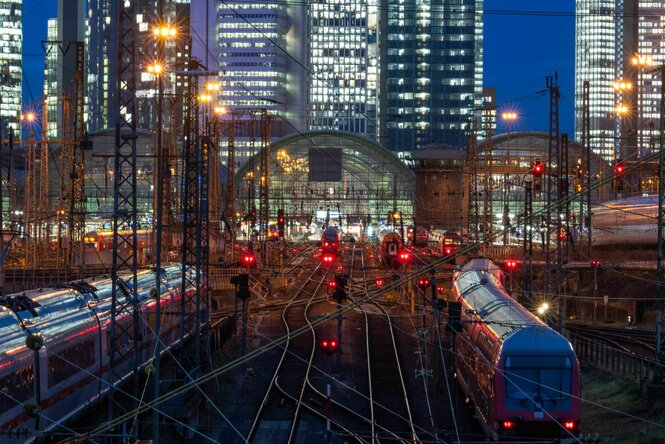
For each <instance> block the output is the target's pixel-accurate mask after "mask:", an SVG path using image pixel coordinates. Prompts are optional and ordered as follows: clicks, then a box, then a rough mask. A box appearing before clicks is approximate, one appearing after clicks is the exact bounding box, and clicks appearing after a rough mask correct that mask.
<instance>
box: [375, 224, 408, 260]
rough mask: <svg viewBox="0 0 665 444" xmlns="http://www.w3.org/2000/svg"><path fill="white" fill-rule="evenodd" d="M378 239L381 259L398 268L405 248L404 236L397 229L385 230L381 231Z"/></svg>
mask: <svg viewBox="0 0 665 444" xmlns="http://www.w3.org/2000/svg"><path fill="white" fill-rule="evenodd" d="M378 239H379V243H380V246H379V248H380V250H381V259H382V260H383V262H384V263H385V264H386V265H387V266H389V267H391V268H397V267H398V266H399V264H400V262H399V254H400V252H401V251H402V250H403V249H404V242H402V236H400V235H399V233H397V232H395V231H389V230H383V231H381V232H380V233H379V236H378Z"/></svg>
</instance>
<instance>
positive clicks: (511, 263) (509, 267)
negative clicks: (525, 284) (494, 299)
mask: <svg viewBox="0 0 665 444" xmlns="http://www.w3.org/2000/svg"><path fill="white" fill-rule="evenodd" d="M517 265H518V264H517V261H516V260H515V259H507V260H506V261H505V262H504V263H503V266H504V267H506V271H507V272H508V273H507V274H508V295H509V296H510V297H512V296H513V272H514V271H515V270H517Z"/></svg>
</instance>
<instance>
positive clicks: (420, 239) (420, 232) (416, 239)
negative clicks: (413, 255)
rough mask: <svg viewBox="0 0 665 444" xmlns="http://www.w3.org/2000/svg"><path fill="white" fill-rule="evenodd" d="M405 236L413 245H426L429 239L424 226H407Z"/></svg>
mask: <svg viewBox="0 0 665 444" xmlns="http://www.w3.org/2000/svg"><path fill="white" fill-rule="evenodd" d="M406 238H407V241H408V242H410V243H411V244H412V245H413V246H415V247H426V246H427V242H428V241H429V232H428V231H427V229H426V228H424V227H415V228H413V227H409V228H408V229H407V230H406Z"/></svg>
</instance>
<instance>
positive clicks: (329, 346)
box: [321, 339, 337, 355]
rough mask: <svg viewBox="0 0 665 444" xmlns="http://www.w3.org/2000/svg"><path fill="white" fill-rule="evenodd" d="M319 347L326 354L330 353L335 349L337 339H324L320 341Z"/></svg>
mask: <svg viewBox="0 0 665 444" xmlns="http://www.w3.org/2000/svg"><path fill="white" fill-rule="evenodd" d="M321 349H322V350H323V351H324V352H326V354H327V355H332V354H333V352H335V351H337V341H335V340H334V339H332V340H328V339H324V340H322V341H321Z"/></svg>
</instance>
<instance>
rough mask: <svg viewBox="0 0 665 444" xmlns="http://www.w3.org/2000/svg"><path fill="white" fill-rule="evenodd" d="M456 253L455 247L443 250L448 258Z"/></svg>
mask: <svg viewBox="0 0 665 444" xmlns="http://www.w3.org/2000/svg"><path fill="white" fill-rule="evenodd" d="M454 252H455V249H454V248H453V247H445V248H444V249H443V254H445V255H446V256H450V255H451V254H453V253H454Z"/></svg>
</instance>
